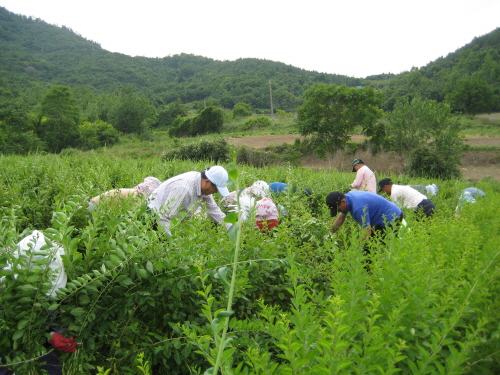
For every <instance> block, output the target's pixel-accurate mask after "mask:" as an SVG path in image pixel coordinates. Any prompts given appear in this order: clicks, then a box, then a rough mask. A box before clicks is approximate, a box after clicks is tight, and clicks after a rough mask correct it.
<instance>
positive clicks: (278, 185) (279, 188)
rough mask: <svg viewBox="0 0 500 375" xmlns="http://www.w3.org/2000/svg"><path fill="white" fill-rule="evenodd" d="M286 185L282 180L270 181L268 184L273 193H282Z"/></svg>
mask: <svg viewBox="0 0 500 375" xmlns="http://www.w3.org/2000/svg"><path fill="white" fill-rule="evenodd" d="M287 186H288V185H287V184H285V183H284V182H271V183H270V184H269V189H271V191H272V192H273V193H274V194H278V193H282V192H283V191H284V190H285V189H286V187H287Z"/></svg>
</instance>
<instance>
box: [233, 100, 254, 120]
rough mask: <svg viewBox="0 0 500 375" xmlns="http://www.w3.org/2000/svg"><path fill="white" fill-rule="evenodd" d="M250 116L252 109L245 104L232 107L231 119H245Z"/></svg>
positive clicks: (240, 103) (241, 103)
mask: <svg viewBox="0 0 500 375" xmlns="http://www.w3.org/2000/svg"><path fill="white" fill-rule="evenodd" d="M251 115H252V109H251V108H250V106H249V105H248V104H247V103H244V102H239V103H236V104H235V105H234V107H233V118H235V119H237V118H240V117H247V116H251Z"/></svg>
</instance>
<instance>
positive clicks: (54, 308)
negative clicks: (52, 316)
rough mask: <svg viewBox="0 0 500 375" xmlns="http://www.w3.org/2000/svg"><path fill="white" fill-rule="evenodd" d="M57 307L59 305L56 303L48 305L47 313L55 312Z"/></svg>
mask: <svg viewBox="0 0 500 375" xmlns="http://www.w3.org/2000/svg"><path fill="white" fill-rule="evenodd" d="M58 307H59V304H58V303H53V304H52V305H50V306H49V307H48V308H47V310H49V311H54V310H57V308H58Z"/></svg>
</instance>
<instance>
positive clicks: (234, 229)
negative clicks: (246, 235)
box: [227, 224, 239, 243]
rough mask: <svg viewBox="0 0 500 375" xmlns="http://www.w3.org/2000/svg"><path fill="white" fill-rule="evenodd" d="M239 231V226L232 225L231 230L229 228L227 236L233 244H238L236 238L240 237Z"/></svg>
mask: <svg viewBox="0 0 500 375" xmlns="http://www.w3.org/2000/svg"><path fill="white" fill-rule="evenodd" d="M238 229H239V225H238V224H233V225H231V228H229V230H228V231H227V235H228V237H229V239H230V240H231V241H232V242H233V243H235V242H236V238H237V236H238Z"/></svg>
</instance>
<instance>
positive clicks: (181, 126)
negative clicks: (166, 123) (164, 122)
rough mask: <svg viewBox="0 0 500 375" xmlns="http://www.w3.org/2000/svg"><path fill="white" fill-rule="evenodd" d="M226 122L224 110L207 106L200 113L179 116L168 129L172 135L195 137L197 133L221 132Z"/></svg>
mask: <svg viewBox="0 0 500 375" xmlns="http://www.w3.org/2000/svg"><path fill="white" fill-rule="evenodd" d="M223 123H224V115H223V113H222V110H221V109H220V108H217V107H207V108H206V109H204V110H203V111H202V112H201V113H200V114H198V115H196V116H193V117H188V118H183V117H177V118H176V119H175V120H174V122H173V123H172V126H171V127H170V128H169V130H168V134H169V135H170V136H171V137H195V136H197V135H203V134H211V133H220V132H221V130H222V125H223Z"/></svg>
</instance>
